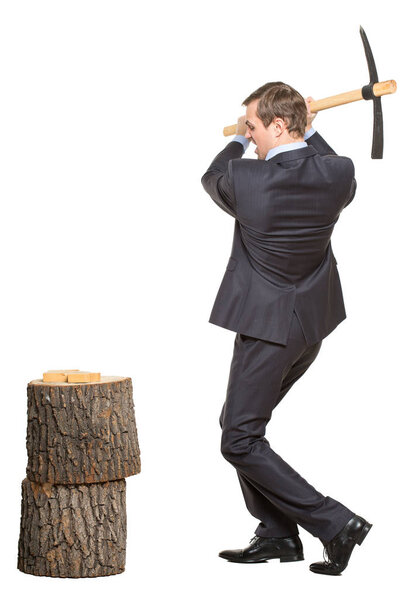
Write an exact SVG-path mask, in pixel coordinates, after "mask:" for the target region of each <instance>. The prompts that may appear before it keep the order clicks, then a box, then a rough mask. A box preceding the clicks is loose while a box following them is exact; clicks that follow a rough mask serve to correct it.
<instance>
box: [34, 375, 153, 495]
mask: <svg viewBox="0 0 412 600" xmlns="http://www.w3.org/2000/svg"><path fill="white" fill-rule="evenodd" d="M27 417H28V422H27V437H26V446H27V455H28V463H27V477H28V479H30V480H31V481H36V482H38V483H45V482H49V483H59V484H62V483H65V484H74V483H78V484H80V483H97V482H102V481H113V480H115V479H122V478H124V477H129V476H130V475H135V474H136V473H139V472H140V468H141V466H140V450H139V444H138V438H137V429H136V422H135V412H134V403H133V390H132V380H131V378H130V377H107V376H106V377H102V379H101V381H100V382H96V383H81V384H79V383H77V384H76V383H44V382H43V381H41V380H34V381H32V382H30V383H29V384H28V386H27Z"/></svg>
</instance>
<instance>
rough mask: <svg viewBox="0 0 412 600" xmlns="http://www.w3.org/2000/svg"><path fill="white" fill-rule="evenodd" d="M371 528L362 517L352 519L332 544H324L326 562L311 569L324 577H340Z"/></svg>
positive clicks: (333, 539) (316, 564)
mask: <svg viewBox="0 0 412 600" xmlns="http://www.w3.org/2000/svg"><path fill="white" fill-rule="evenodd" d="M371 527H372V525H371V523H368V522H367V521H365V519H363V518H362V517H359V516H358V515H355V516H354V517H352V518H351V519H350V520H349V521H348V522H347V523H346V525H345V527H344V528H343V529H341V531H339V533H337V534H336V535H335V537H334V538H332V539H331V540H330V542H327V543H324V544H323V545H324V549H323V558H324V562H316V563H312V564H311V565H310V566H309V569H310V570H311V571H313V572H314V573H321V574H322V575H340V573H342V571H343V570H344V569H346V567H347V565H348V562H349V559H350V555H351V554H352V550H353V549H354V547H355V544H358V545H359V546H360V545H361V543H362V542H363V540H364V539H365V537H366V536H367V534H368V532H369V530H370V528H371ZM325 552H326V553H327V558H326V557H325Z"/></svg>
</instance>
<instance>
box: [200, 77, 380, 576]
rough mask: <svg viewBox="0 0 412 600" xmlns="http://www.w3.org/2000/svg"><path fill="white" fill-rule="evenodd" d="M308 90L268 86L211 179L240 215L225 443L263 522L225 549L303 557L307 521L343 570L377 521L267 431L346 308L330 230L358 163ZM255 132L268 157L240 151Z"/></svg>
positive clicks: (335, 568)
mask: <svg viewBox="0 0 412 600" xmlns="http://www.w3.org/2000/svg"><path fill="white" fill-rule="evenodd" d="M310 100H311V98H308V99H307V101H306V102H305V100H304V99H303V97H302V96H301V95H300V94H299V92H297V91H296V90H295V89H293V88H292V87H291V86H289V85H287V84H284V83H282V82H275V83H268V84H265V85H264V86H262V87H260V88H259V89H258V90H256V91H255V92H253V94H251V95H250V96H248V98H246V100H245V101H244V102H243V105H245V106H246V115H245V116H243V117H240V118H239V120H238V125H237V134H236V136H235V138H234V140H233V141H231V142H229V143H228V144H227V146H226V147H225V148H224V150H222V152H220V153H219V154H218V155H217V156H216V157H215V159H214V160H213V162H212V163H211V165H210V167H209V168H208V170H207V171H206V173H205V174H204V175H203V177H202V184H203V187H204V188H205V190H206V191H207V192H208V194H210V196H211V197H212V199H213V200H214V201H215V202H216V204H218V206H220V207H221V208H222V209H223V210H224V211H226V212H227V213H229V214H230V215H231V216H232V217H234V218H235V228H234V237H233V246H232V250H231V255H230V258H229V261H228V264H227V267H226V272H225V275H224V277H223V280H222V283H221V285H220V288H219V291H218V294H217V297H216V300H215V303H214V305H213V309H212V312H211V315H210V319H209V321H210V322H211V323H214V324H216V325H219V326H221V327H225V328H226V329H229V330H232V331H235V332H236V337H235V341H234V350H233V358H232V363H231V368H230V374H229V381H228V387H227V394H226V400H225V403H224V405H223V408H222V412H221V415H220V425H221V427H222V444H221V451H222V454H223V456H224V457H225V458H226V459H227V460H228V461H229V462H230V463H231V464H232V465H233V466H234V467H235V468H236V472H237V475H238V478H239V482H240V486H241V489H242V492H243V496H244V499H245V503H246V506H247V508H248V510H249V511H250V513H251V514H252V515H253V516H255V517H256V518H257V519H259V521H260V523H259V525H258V527H257V529H256V530H255V534H256V535H255V536H254V537H253V538H252V539H251V540H250V545H249V546H247V547H246V548H244V549H239V550H224V551H222V552H220V553H219V556H221V557H222V558H226V559H227V560H229V561H235V562H244V563H255V562H261V561H265V560H268V559H271V558H279V559H280V561H281V562H286V561H298V560H303V548H302V543H301V540H300V538H299V535H298V528H297V525H298V524H299V525H300V526H301V527H303V528H304V529H306V530H307V531H309V532H310V533H311V534H312V535H314V536H316V537H318V538H319V539H320V540H321V541H322V543H323V545H324V561H323V562H317V563H313V564H311V565H310V569H311V570H312V571H313V572H316V573H322V574H329V575H339V574H340V573H341V572H342V571H343V570H344V569H345V568H346V566H347V564H348V561H349V558H350V555H351V553H352V550H353V548H354V546H355V544H359V545H360V544H361V543H362V542H363V540H364V538H365V536H366V534H367V533H368V531H369V530H370V528H371V527H372V525H371V524H370V523H368V522H367V521H366V520H365V519H363V518H362V517H360V516H358V515H356V514H355V513H354V512H352V511H351V510H349V509H348V508H347V507H346V506H344V505H343V504H341V503H340V502H338V501H337V500H335V499H333V498H331V497H330V496H326V497H325V496H323V495H322V494H321V493H319V492H318V491H317V490H316V489H315V488H314V487H313V486H312V485H310V484H309V483H308V482H307V481H306V480H305V479H304V478H303V477H301V476H300V475H299V474H298V473H297V472H296V471H295V470H293V469H292V467H291V466H289V465H288V464H287V463H286V462H285V461H284V460H283V459H282V458H281V457H280V456H279V455H278V454H276V453H275V452H274V451H273V450H272V449H271V447H270V446H269V442H268V440H267V439H266V438H265V437H264V435H265V429H266V425H267V423H268V422H269V420H270V418H271V414H272V411H273V409H274V408H275V406H277V404H278V403H279V402H280V400H281V399H282V398H283V397H284V395H285V394H286V393H287V392H288V390H289V389H290V388H291V387H292V385H293V384H294V383H295V382H296V381H297V380H298V379H299V378H300V377H301V376H302V375H303V373H304V372H305V371H306V370H307V369H308V367H309V366H310V365H311V363H312V362H313V361H314V360H315V358H316V356H317V354H318V352H319V350H320V346H321V344H322V339H323V338H325V337H326V336H327V335H329V333H330V332H331V331H332V330H333V329H334V328H335V327H336V326H337V325H338V324H339V323H340V322H341V321H342V320H343V319H345V317H346V314H345V307H344V302H343V296H342V289H341V284H340V279H339V274H338V270H337V267H336V264H337V263H336V259H335V257H334V255H333V252H332V247H331V242H330V239H331V235H332V232H333V228H334V226H335V224H336V222H337V220H338V218H339V215H340V213H341V212H342V210H343V209H344V208H345V207H346V206H347V205H348V204H349V203H350V202H351V201H352V200H353V197H354V195H355V190H356V181H355V178H354V166H353V163H352V161H351V160H350V159H349V158H346V157H343V156H337V155H336V153H335V152H334V151H333V150H332V148H330V146H328V144H327V143H326V142H325V140H323V138H322V137H321V136H320V135H319V134H318V133H317V132H315V131H314V129H313V127H312V120H313V118H314V116H315V115H314V114H312V113H310V111H309V108H308V107H309V101H310ZM251 140H252V141H253V142H254V143H255V144H256V150H255V152H256V153H257V155H258V160H254V159H242V158H241V157H242V155H243V153H244V151H245V149H246V148H247V146H248V144H249V142H250V141H251ZM306 140H307V141H306ZM325 551H326V554H327V557H325Z"/></svg>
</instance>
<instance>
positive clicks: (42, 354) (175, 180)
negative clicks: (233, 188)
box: [0, 0, 412, 600]
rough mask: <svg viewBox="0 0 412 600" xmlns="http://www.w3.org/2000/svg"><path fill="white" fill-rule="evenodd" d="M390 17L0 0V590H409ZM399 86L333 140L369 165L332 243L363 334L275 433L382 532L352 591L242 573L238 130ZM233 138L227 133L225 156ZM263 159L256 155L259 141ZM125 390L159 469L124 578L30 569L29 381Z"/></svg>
mask: <svg viewBox="0 0 412 600" xmlns="http://www.w3.org/2000/svg"><path fill="white" fill-rule="evenodd" d="M405 6H406V5H405V4H404V3H401V2H398V1H393V2H391V3H390V4H388V3H384V2H377V1H374V2H359V1H356V2H354V1H345V2H344V3H343V2H342V3H331V2H329V1H328V2H318V3H316V2H310V3H309V2H300V1H297V0H294V2H293V3H289V4H286V3H277V2H274V1H273V0H271V1H262V0H256V1H255V2H243V1H240V0H237V1H236V2H234V1H227V2H216V1H214V2H208V3H204V4H202V5H198V4H197V3H193V2H188V1H179V0H174V1H173V2H165V1H160V2H157V3H142V2H122V1H117V2H105V1H102V0H99V1H96V2H94V1H87V0H81V1H77V0H70V2H65V1H64V2H63V1H58V0H53V1H49V2H44V1H34V2H33V1H28V2H22V1H18V0H13V1H8V2H6V1H3V2H1V13H0V56H1V58H0V82H1V95H0V120H1V123H0V126H1V127H0V147H1V156H0V160H1V179H0V186H1V190H0V191H1V202H2V218H1V236H0V237H1V256H2V261H1V263H2V273H1V283H2V284H3V286H2V294H1V302H2V307H1V319H2V323H1V340H2V351H3V356H2V360H1V364H2V367H3V369H4V372H3V376H2V384H1V391H2V398H1V404H2V415H3V419H2V421H3V426H2V433H1V445H2V447H1V457H2V466H1V469H2V471H1V473H2V493H1V501H2V507H1V513H0V514H1V524H2V529H1V537H2V539H1V544H0V547H1V552H2V556H1V565H2V589H3V590H4V589H5V588H6V586H12V587H9V589H12V590H13V593H14V595H18V596H20V595H22V594H23V593H24V594H25V595H27V594H28V593H30V597H31V598H44V597H45V596H49V595H53V596H55V595H56V594H58V596H59V598H61V599H65V598H71V597H73V595H76V597H78V598H85V597H86V596H87V597H89V596H90V595H91V594H93V595H96V596H97V595H98V596H99V598H101V599H104V598H113V595H114V594H116V596H118V597H124V598H126V597H128V596H129V595H133V597H136V598H144V599H148V600H149V599H150V600H151V599H152V598H158V597H162V596H166V595H167V596H168V597H179V598H182V599H183V598H184V599H186V598H201V599H203V598H210V597H211V596H212V595H213V597H215V598H216V599H222V600H223V599H226V598H228V597H230V598H236V599H243V598H245V599H246V598H247V599H249V598H251V597H252V596H253V597H271V596H273V597H277V598H279V597H285V594H287V595H288V596H287V597H289V598H298V597H300V596H301V594H304V595H305V598H309V599H311V598H330V597H331V595H332V594H333V597H334V598H336V599H340V598H342V599H343V598H345V599H346V598H348V597H349V595H353V597H363V596H364V595H365V594H366V593H378V592H382V593H389V592H392V593H394V594H395V595H396V594H398V593H399V592H400V590H401V588H402V587H403V585H405V582H406V578H407V576H408V571H407V569H408V566H409V552H410V544H409V538H410V534H411V531H410V523H409V522H408V517H409V514H410V496H409V495H408V490H407V487H408V485H409V479H410V454H409V447H408V445H407V443H406V438H407V436H408V435H409V429H410V416H411V415H410V406H409V403H410V399H411V394H410V362H409V360H408V359H409V357H410V340H411V328H410V312H411V311H410V306H411V300H412V299H411V293H410V282H409V279H410V237H411V235H410V218H411V215H412V213H411V208H410V205H411V195H410V167H409V162H410V158H409V154H408V146H409V138H410V135H409V126H410V124H409V121H410V97H411V89H410V87H409V82H410V50H411V47H410V19H409V17H407V13H406V12H405V11H406V10H407V9H406V8H404V7H405ZM359 25H362V26H363V27H364V29H365V31H366V33H367V35H368V38H369V41H370V44H371V47H372V50H373V52H374V56H375V60H376V65H377V69H378V74H379V78H380V80H381V81H384V80H386V79H395V80H396V81H397V82H398V92H397V93H396V94H395V95H393V96H388V97H386V98H383V113H384V123H385V148H384V159H383V160H382V161H378V160H375V161H372V160H371V158H370V151H371V140H372V103H371V102H369V103H368V102H358V103H354V104H350V105H346V106H342V107H338V108H334V109H331V110H329V111H324V112H322V113H320V114H319V115H318V117H317V118H316V120H315V122H314V126H315V127H316V128H317V130H318V131H319V132H320V133H321V135H322V136H323V137H324V138H325V139H326V140H327V141H328V142H329V144H330V145H331V146H332V147H333V148H334V149H335V151H336V152H337V153H339V154H343V155H347V156H350V157H351V158H352V160H353V161H354V164H355V169H356V178H357V182H358V190H357V194H356V197H355V199H354V201H353V202H352V204H351V205H350V206H349V207H348V208H347V209H346V210H345V211H344V212H343V213H342V215H341V218H340V220H339V222H338V224H337V225H336V228H335V232H334V235H333V238H332V245H333V249H334V253H335V255H336V257H337V260H338V269H339V272H340V276H341V281H342V286H343V291H344V297H345V305H346V311H347V315H348V318H347V319H346V320H345V321H344V322H343V323H342V324H341V325H339V327H338V328H337V329H336V330H335V331H334V332H333V333H332V334H331V335H330V336H329V337H327V338H326V339H325V340H324V342H323V346H322V348H321V351H320V354H319V356H318V358H317V359H316V361H315V362H314V364H313V365H312V366H311V368H310V370H309V371H308V372H307V373H306V374H305V376H304V377H303V378H302V379H301V380H300V381H299V382H298V383H296V385H295V386H294V387H293V388H292V390H291V391H290V392H289V394H288V395H287V397H285V399H284V400H283V401H282V402H281V404H280V405H279V406H278V407H277V409H276V411H275V412H274V414H273V418H272V421H271V423H270V424H269V426H268V429H267V437H268V439H269V440H270V442H271V445H272V447H273V448H274V450H275V451H277V452H278V453H279V454H280V455H281V456H282V457H283V458H284V459H285V460H286V461H287V462H289V463H290V464H291V465H292V466H293V467H294V468H295V469H296V470H297V471H298V472H299V473H300V474H301V475H302V476H304V477H305V478H306V479H308V481H310V483H312V484H313V485H314V486H315V487H316V488H317V489H318V490H319V491H320V492H322V493H323V494H324V495H330V496H332V497H334V498H336V499H339V500H340V501H341V502H342V503H344V504H345V505H347V506H348V507H349V508H350V509H351V510H353V511H355V512H357V513H358V514H360V515H362V516H363V517H365V518H366V519H367V520H369V521H370V522H371V523H373V525H374V526H373V528H372V530H371V532H370V534H369V535H368V537H367V538H366V540H365V543H364V544H363V545H362V546H361V547H359V546H356V548H355V550H354V552H353V555H352V559H351V561H350V564H349V566H348V568H347V570H346V571H345V572H344V573H343V574H342V576H341V577H337V578H336V577H324V576H323V577H322V576H319V575H315V574H313V573H311V572H310V571H309V568H308V567H309V564H310V562H313V561H315V560H321V558H322V546H321V543H320V541H319V540H318V539H317V538H314V537H313V536H312V535H311V534H309V533H308V532H306V531H305V530H304V529H302V528H300V533H301V538H302V541H303V544H304V549H305V559H306V560H305V561H302V562H299V563H296V564H293V563H289V564H280V563H279V561H270V562H268V563H263V564H257V565H239V564H233V563H228V562H226V561H224V560H222V559H220V558H219V557H218V552H219V551H220V550H221V549H223V548H240V547H243V546H245V545H247V544H248V542H249V539H250V538H251V537H252V535H253V531H254V529H255V527H256V526H257V524H258V523H257V521H256V520H255V519H254V518H253V517H252V516H251V515H250V514H249V513H248V512H247V509H246V507H245V505H244V502H243V497H242V494H241V491H240V486H239V483H238V480H237V477H236V473H235V470H234V469H233V467H232V466H231V465H230V464H229V463H227V462H226V461H225V460H224V459H223V457H222V456H221V454H220V427H219V423H218V417H219V414H220V410H221V406H222V404H223V402H224V399H225V392H226V385H227V378H228V373H229V367H230V361H231V356H232V350H233V341H234V336H235V334H234V333H233V332H230V331H227V330H224V329H221V328H219V327H216V326H214V325H211V324H209V323H208V318H209V314H210V310H211V308H212V304H213V301H214V298H215V295H216V293H217V289H218V287H219V284H220V281H221V278H222V276H223V274H224V270H225V267H226V264H227V260H228V257H229V255H230V250H231V244H232V234H233V225H234V221H233V219H232V218H231V217H230V216H229V215H227V214H226V213H224V212H223V211H221V210H220V209H219V208H218V207H217V206H216V205H215V204H214V203H213V201H212V200H211V199H210V198H209V196H207V194H206V193H205V192H204V190H203V188H202V186H201V184H200V178H201V176H202V174H203V173H204V171H205V170H206V169H207V167H208V165H209V164H210V162H211V161H212V159H213V157H214V156H215V155H216V154H217V153H218V152H219V151H220V150H221V149H222V148H223V147H224V145H225V144H226V143H227V141H229V140H227V139H224V138H223V136H222V133H221V132H222V128H223V126H224V125H228V124H231V123H234V122H236V119H237V117H238V115H240V114H242V113H243V112H244V107H242V106H241V102H242V100H243V99H244V98H245V97H246V96H247V95H248V94H249V93H251V92H252V91H254V90H255V89H256V88H257V87H259V86H260V85H262V84H263V83H266V82H267V81H279V80H280V81H285V82H286V83H289V84H290V85H292V86H294V87H295V88H297V89H298V90H299V91H300V92H301V93H302V94H303V95H304V96H309V95H311V96H313V97H314V98H315V99H318V98H322V97H325V96H329V95H333V94H337V93H340V92H343V91H347V90H352V89H356V88H360V87H362V86H363V85H365V84H366V83H368V82H369V76H368V70H367V64H366V59H365V56H364V50H363V46H362V42H361V38H360V35H359ZM229 139H230V138H229ZM246 156H251V157H253V156H254V154H253V147H252V146H251V147H250V148H249V150H248V152H247V154H246ZM58 368H79V369H86V370H98V371H100V372H101V373H102V374H104V375H124V376H130V377H132V380H133V386H134V400H135V406H136V420H137V426H138V432H139V442H140V446H141V459H142V471H141V473H140V474H139V475H138V476H136V477H132V478H130V479H128V481H127V507H128V547H127V561H126V571H125V573H124V574H121V575H117V576H113V577H106V578H98V579H82V580H67V579H66V580H64V579H51V578H43V577H33V576H30V575H26V574H23V573H20V572H19V571H18V570H17V569H16V563H17V542H18V535H19V519H20V482H21V480H22V479H23V478H24V477H25V467H26V454H25V452H26V449H25V435H26V385H27V383H28V382H29V381H30V380H32V379H37V378H39V377H41V376H42V373H43V371H45V370H48V369H58Z"/></svg>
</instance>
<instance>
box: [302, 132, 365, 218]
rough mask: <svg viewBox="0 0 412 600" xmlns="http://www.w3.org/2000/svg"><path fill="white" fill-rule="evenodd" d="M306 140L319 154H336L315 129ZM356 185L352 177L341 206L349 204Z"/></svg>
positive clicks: (353, 195)
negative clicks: (346, 197) (348, 190)
mask: <svg viewBox="0 0 412 600" xmlns="http://www.w3.org/2000/svg"><path fill="white" fill-rule="evenodd" d="M306 142H307V143H308V144H311V145H312V146H313V147H314V148H315V150H317V151H318V152H319V154H320V155H321V156H325V155H326V154H334V155H335V156H336V152H335V151H334V150H333V148H331V147H330V146H329V144H328V143H327V142H326V141H325V140H324V139H323V137H322V136H321V135H320V134H319V133H318V132H317V131H315V133H314V134H313V135H311V136H310V137H309V138H307V140H306ZM349 160H350V159H349ZM351 162H352V161H351ZM353 170H354V171H355V169H354V167H353ZM356 185H357V184H356V179H355V177H353V179H352V185H351V188H350V192H349V195H348V199H347V200H346V203H345V204H344V206H343V208H346V207H347V206H348V204H350V203H351V202H352V200H353V198H354V197H355V193H356Z"/></svg>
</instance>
